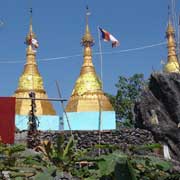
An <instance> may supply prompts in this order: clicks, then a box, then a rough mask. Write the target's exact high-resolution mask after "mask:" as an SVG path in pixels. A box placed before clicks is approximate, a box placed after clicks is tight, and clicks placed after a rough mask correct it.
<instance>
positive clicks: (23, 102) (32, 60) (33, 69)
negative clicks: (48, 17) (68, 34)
mask: <svg viewBox="0 0 180 180" xmlns="http://www.w3.org/2000/svg"><path fill="white" fill-rule="evenodd" d="M32 40H35V41H37V40H36V35H35V33H34V32H33V29H32V11H31V18H30V28H29V33H28V35H27V37H26V44H27V50H26V64H25V66H24V71H23V73H22V75H21V76H20V78H19V84H18V88H17V90H16V91H15V93H14V95H13V96H15V97H16V98H18V97H20V98H28V97H29V93H30V92H32V91H33V92H35V95H36V98H43V99H47V98H48V97H47V94H46V91H45V90H44V86H43V79H42V77H41V75H40V73H39V70H38V66H37V63H36V51H35V50H34V49H33V47H32V44H30V43H28V42H30V41H32ZM30 105H31V100H27V99H16V114H17V115H28V114H29V111H30V108H31V106H30ZM55 114H56V112H55V110H54V108H53V106H52V104H51V102H49V101H48V100H36V115H55Z"/></svg>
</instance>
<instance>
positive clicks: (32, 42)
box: [26, 35, 39, 49]
mask: <svg viewBox="0 0 180 180" xmlns="http://www.w3.org/2000/svg"><path fill="white" fill-rule="evenodd" d="M26 44H27V45H31V46H32V48H34V49H37V48H38V47H39V43H38V40H37V39H35V38H33V37H32V36H31V35H30V38H29V39H28V41H27V42H26Z"/></svg>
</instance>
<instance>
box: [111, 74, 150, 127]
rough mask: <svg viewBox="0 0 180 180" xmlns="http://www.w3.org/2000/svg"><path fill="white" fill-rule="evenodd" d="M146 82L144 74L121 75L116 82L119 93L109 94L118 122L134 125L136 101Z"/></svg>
mask: <svg viewBox="0 0 180 180" xmlns="http://www.w3.org/2000/svg"><path fill="white" fill-rule="evenodd" d="M146 83H147V82H145V80H144V76H143V74H134V75H133V76H132V77H129V78H126V77H123V76H119V80H118V83H117V84H115V86H116V88H117V94H116V95H115V96H113V95H108V96H109V99H110V101H111V103H112V105H113V107H114V110H115V112H116V119H117V121H118V122H123V124H124V125H125V126H132V124H133V112H134V111H133V108H134V103H135V101H136V100H137V99H138V98H139V96H140V94H141V91H142V88H143V87H144V85H145V84H146Z"/></svg>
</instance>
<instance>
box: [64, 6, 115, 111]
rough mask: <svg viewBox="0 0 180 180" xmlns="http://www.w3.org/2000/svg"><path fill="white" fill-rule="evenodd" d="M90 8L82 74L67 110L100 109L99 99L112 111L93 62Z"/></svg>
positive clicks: (84, 41) (85, 35) (83, 43)
mask: <svg viewBox="0 0 180 180" xmlns="http://www.w3.org/2000/svg"><path fill="white" fill-rule="evenodd" d="M89 15H90V12H89V9H88V7H87V8H86V28H85V34H84V36H83V37H82V40H81V44H82V46H84V55H83V57H84V61H83V64H82V67H81V72H80V75H79V77H78V79H77V81H76V83H75V86H74V89H73V92H72V95H71V97H70V100H69V102H68V104H67V106H66V111H67V112H83V111H99V101H101V102H103V103H102V107H101V109H102V110H105V111H108V110H109V111H110V110H112V109H113V108H112V106H111V104H110V102H109V100H108V98H107V97H106V96H105V95H104V93H103V91H102V87H101V81H100V80H99V78H98V76H97V74H96V72H95V68H94V65H93V62H92V49H91V47H92V46H93V45H94V40H93V37H92V35H91V33H90V30H89V22H88V20H89Z"/></svg>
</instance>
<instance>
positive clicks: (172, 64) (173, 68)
mask: <svg viewBox="0 0 180 180" xmlns="http://www.w3.org/2000/svg"><path fill="white" fill-rule="evenodd" d="M168 11H169V12H168V25H167V30H166V38H167V49H168V57H167V63H166V64H165V66H164V72H167V73H172V72H176V73H180V66H179V62H178V58H177V53H176V40H175V30H174V27H173V24H172V20H171V15H170V8H169V7H168Z"/></svg>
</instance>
